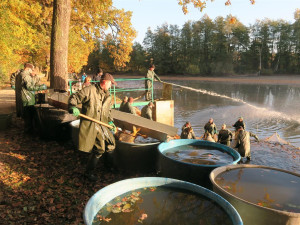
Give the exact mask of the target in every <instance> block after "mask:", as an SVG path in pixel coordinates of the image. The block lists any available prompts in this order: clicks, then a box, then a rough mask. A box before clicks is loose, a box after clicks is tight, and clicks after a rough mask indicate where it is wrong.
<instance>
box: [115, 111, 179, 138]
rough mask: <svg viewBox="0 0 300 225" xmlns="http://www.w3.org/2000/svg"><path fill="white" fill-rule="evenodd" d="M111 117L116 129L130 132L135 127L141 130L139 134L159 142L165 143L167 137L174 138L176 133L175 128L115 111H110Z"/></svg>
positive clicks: (176, 129)
mask: <svg viewBox="0 0 300 225" xmlns="http://www.w3.org/2000/svg"><path fill="white" fill-rule="evenodd" d="M112 117H113V118H114V124H115V125H116V126H117V127H120V128H122V129H126V130H129V131H132V127H133V126H136V127H137V128H141V130H140V131H139V133H141V134H145V135H147V136H149V137H152V138H155V139H157V140H160V141H165V140H166V139H167V136H168V135H169V136H175V135H176V134H177V131H178V128H176V127H173V126H169V125H166V124H163V123H159V122H156V121H152V120H149V119H146V118H143V117H140V116H135V115H133V114H130V113H125V112H120V111H118V110H115V109H112Z"/></svg>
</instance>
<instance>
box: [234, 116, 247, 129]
mask: <svg viewBox="0 0 300 225" xmlns="http://www.w3.org/2000/svg"><path fill="white" fill-rule="evenodd" d="M232 126H233V127H235V130H236V131H237V130H238V129H239V127H243V129H244V130H245V129H246V125H245V122H244V120H243V117H241V116H240V117H239V118H238V120H237V121H236V122H235V124H233V125H232Z"/></svg>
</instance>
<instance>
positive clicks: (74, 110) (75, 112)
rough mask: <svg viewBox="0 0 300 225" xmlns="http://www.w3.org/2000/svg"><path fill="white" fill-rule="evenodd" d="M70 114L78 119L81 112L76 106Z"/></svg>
mask: <svg viewBox="0 0 300 225" xmlns="http://www.w3.org/2000/svg"><path fill="white" fill-rule="evenodd" d="M69 113H72V114H73V116H75V117H77V116H79V114H80V111H79V109H78V108H76V107H75V106H73V107H72V108H71V109H70V110H69Z"/></svg>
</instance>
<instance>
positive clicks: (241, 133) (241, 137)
mask: <svg viewBox="0 0 300 225" xmlns="http://www.w3.org/2000/svg"><path fill="white" fill-rule="evenodd" d="M250 137H254V138H255V139H256V141H257V142H259V139H258V137H257V135H255V134H253V133H251V132H250V131H245V130H244V128H243V127H242V126H240V127H239V128H238V135H237V144H236V146H235V148H238V152H239V153H240V155H241V156H242V157H246V158H247V161H250V160H251V152H250Z"/></svg>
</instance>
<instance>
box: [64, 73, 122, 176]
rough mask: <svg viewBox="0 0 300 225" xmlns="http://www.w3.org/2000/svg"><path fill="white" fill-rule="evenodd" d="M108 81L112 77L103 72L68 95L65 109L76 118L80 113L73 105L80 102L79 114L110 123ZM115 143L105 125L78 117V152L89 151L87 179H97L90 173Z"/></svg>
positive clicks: (75, 105)
mask: <svg viewBox="0 0 300 225" xmlns="http://www.w3.org/2000/svg"><path fill="white" fill-rule="evenodd" d="M112 84H116V83H115V81H114V78H113V76H112V75H111V74H109V73H105V74H104V75H103V76H102V77H101V80H100V83H97V84H96V85H90V86H88V87H86V88H83V89H82V90H80V91H79V92H77V93H75V94H73V95H71V96H70V98H69V106H68V107H69V112H70V113H73V115H74V116H76V117H77V116H78V115H79V113H80V112H79V109H78V108H76V107H77V106H78V105H79V104H82V110H81V111H82V114H85V115H87V116H89V117H92V118H93V119H96V120H100V121H101V122H103V123H106V124H109V125H111V126H114V124H113V122H112V118H111V96H110V93H109V91H108V90H109V88H110V87H111V85H112ZM115 145H116V144H115V138H114V136H113V134H112V132H110V130H109V128H107V127H105V126H101V125H98V124H97V123H95V122H92V121H90V120H87V119H85V118H80V125H79V146H78V148H79V150H80V151H83V152H90V153H91V154H90V157H89V160H88V163H87V166H86V171H85V177H87V178H88V179H89V180H91V181H96V180H97V177H96V176H95V175H94V174H93V172H94V169H95V168H96V166H97V163H98V161H99V159H100V157H101V156H102V154H103V153H104V152H105V151H106V152H107V153H112V151H113V150H114V149H115Z"/></svg>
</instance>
